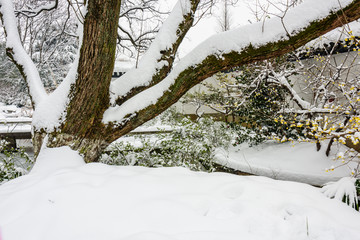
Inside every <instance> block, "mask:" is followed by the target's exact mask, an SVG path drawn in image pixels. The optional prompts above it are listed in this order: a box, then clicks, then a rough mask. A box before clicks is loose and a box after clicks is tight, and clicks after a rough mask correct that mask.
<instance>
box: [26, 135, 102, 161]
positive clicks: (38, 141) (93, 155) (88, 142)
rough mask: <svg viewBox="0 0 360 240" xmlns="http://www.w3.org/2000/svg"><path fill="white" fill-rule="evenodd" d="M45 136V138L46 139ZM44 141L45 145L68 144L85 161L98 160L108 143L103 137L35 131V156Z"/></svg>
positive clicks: (60, 145)
mask: <svg viewBox="0 0 360 240" xmlns="http://www.w3.org/2000/svg"><path fill="white" fill-rule="evenodd" d="M46 137H47V139H46ZM44 141H46V147H48V148H56V147H62V146H69V147H70V148H71V149H73V150H75V151H77V152H79V154H80V155H81V156H82V157H83V158H84V160H85V162H87V163H90V162H98V161H99V158H100V156H101V154H102V152H103V151H104V150H105V148H106V147H107V146H109V143H108V142H106V141H105V140H103V139H87V138H79V137H77V136H74V135H70V134H65V133H57V132H54V133H50V134H46V133H36V132H35V134H34V136H33V144H34V154H35V158H36V157H37V156H38V154H39V152H40V150H41V147H42V145H43V144H44Z"/></svg>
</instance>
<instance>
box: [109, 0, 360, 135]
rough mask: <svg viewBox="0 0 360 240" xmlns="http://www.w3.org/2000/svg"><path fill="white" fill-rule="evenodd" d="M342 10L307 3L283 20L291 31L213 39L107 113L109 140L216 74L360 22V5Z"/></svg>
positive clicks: (269, 26) (240, 32)
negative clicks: (109, 129) (154, 83)
mask: <svg viewBox="0 0 360 240" xmlns="http://www.w3.org/2000/svg"><path fill="white" fill-rule="evenodd" d="M342 6H343V7H344V8H343V9H342V8H341V7H340V6H339V5H338V1H335V0H332V1H329V0H318V1H307V2H305V3H303V4H301V5H299V6H297V7H296V8H294V9H292V10H291V11H289V12H288V15H287V16H286V17H285V18H284V23H285V24H286V25H287V31H285V30H284V29H283V26H282V21H280V20H279V19H271V20H269V21H267V22H266V26H265V31H262V24H253V25H250V26H245V27H242V28H240V29H237V30H234V31H230V32H225V33H222V34H218V35H217V36H215V37H212V38H210V39H209V40H208V41H206V42H204V43H203V44H202V45H200V46H199V47H197V49H195V50H194V51H193V52H192V53H190V55H188V56H187V57H185V58H184V59H182V61H180V63H179V64H178V65H177V66H176V67H175V68H174V69H173V71H172V72H171V73H170V74H169V75H168V76H167V77H166V78H165V79H164V80H163V81H162V82H161V83H159V84H157V85H156V86H154V87H152V88H149V89H147V90H145V91H143V92H142V93H140V94H138V95H136V96H135V97H133V98H131V99H129V100H128V101H126V102H125V103H123V104H121V105H120V106H114V107H111V108H109V109H108V110H107V111H106V112H105V114H104V120H103V122H104V123H108V124H109V125H110V126H114V130H115V133H114V134H112V136H109V141H113V140H115V139H116V138H117V137H119V136H122V135H124V134H125V133H127V132H129V131H131V130H132V129H134V128H136V127H137V126H139V125H141V124H142V123H144V122H146V121H148V120H150V119H151V118H153V117H155V116H157V115H158V114H160V113H161V112H162V111H164V110H165V109H167V108H168V107H169V106H171V105H172V104H173V103H175V102H176V101H177V100H178V99H179V98H180V97H181V96H183V95H184V94H185V93H186V92H187V91H188V90H189V89H190V88H191V87H193V86H194V85H196V84H198V83H200V82H201V81H203V80H204V79H206V78H208V77H210V76H212V75H213V74H215V73H216V72H219V71H224V70H228V69H231V68H233V67H235V66H241V65H244V64H248V63H253V62H256V61H261V60H265V59H269V58H273V57H277V56H280V55H283V54H285V53H287V52H290V51H292V50H294V49H296V48H298V47H300V46H302V45H304V44H306V43H307V42H309V41H310V40H312V39H315V38H317V37H319V36H321V35H323V34H325V33H326V32H328V31H330V30H332V29H334V28H336V27H340V26H342V25H344V24H345V23H348V22H350V21H354V20H356V19H358V18H360V0H354V1H352V2H351V1H347V0H345V1H342ZM318 9H322V11H319V10H318ZM288 33H290V34H291V35H290V38H289V37H288Z"/></svg>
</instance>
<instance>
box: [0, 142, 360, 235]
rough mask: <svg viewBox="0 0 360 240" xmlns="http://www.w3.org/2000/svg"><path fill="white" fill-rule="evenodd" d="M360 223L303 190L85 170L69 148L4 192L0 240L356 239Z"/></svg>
mask: <svg viewBox="0 0 360 240" xmlns="http://www.w3.org/2000/svg"><path fill="white" fill-rule="evenodd" d="M359 222H360V213H359V212H356V211H355V210H353V209H351V208H350V207H348V206H346V205H345V204H344V203H342V202H340V201H337V200H334V199H329V198H326V197H325V196H324V195H323V194H322V193H321V192H320V189H318V188H315V187H311V186H309V185H306V184H301V183H294V182H286V181H279V180H273V179H269V178H266V177H253V176H248V177H244V176H235V175H230V174H225V173H201V172H191V171H189V170H187V169H184V168H157V169H150V168H143V167H118V166H107V165H103V164H100V163H92V164H84V162H83V160H82V158H81V157H80V156H78V155H77V153H75V152H73V151H71V150H70V148H68V147H62V148H58V149H44V150H43V151H42V153H41V155H40V156H39V158H38V161H37V163H36V165H35V167H34V168H33V170H32V172H31V173H30V174H29V175H27V176H23V177H20V178H18V179H15V180H13V181H10V182H8V183H6V184H4V185H2V186H0V229H1V235H2V237H0V239H2V240H49V239H51V240H56V239H66V240H72V239H74V240H85V239H86V240H92V239H93V240H99V239H104V240H105V239H106V240H112V239H113V240H120V239H121V240H201V239H204V240H205V239H206V240H215V239H219V240H230V239H234V240H235V239H236V240H238V239H247V240H252V239H261V240H265V239H271V240H273V239H277V240H281V239H284V240H288V239H295V240H296V239H304V240H305V239H316V240H321V239H324V240H335V239H339V240H343V239H346V240H357V239H359V236H360V228H359Z"/></svg>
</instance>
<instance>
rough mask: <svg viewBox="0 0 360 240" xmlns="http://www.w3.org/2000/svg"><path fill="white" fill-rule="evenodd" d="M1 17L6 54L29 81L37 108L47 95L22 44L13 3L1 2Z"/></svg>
mask: <svg viewBox="0 0 360 240" xmlns="http://www.w3.org/2000/svg"><path fill="white" fill-rule="evenodd" d="M0 16H1V19H2V22H3V27H4V29H5V33H6V53H7V55H8V56H9V57H10V58H11V60H12V61H13V62H14V63H15V64H16V66H17V67H18V69H19V70H20V72H21V74H22V76H23V77H24V79H25V80H26V81H27V83H28V87H29V93H30V96H31V98H32V101H33V103H34V105H35V106H34V107H36V106H37V104H39V102H41V101H42V100H43V99H44V98H45V97H46V96H47V93H46V91H45V88H44V86H43V84H42V82H41V79H40V75H39V72H38V70H37V69H36V66H35V64H34V62H33V61H32V60H31V58H30V57H29V55H28V54H27V53H26V51H25V49H24V48H23V46H22V44H21V41H20V36H19V33H18V29H17V24H16V18H15V13H14V7H13V4H12V1H9V0H0Z"/></svg>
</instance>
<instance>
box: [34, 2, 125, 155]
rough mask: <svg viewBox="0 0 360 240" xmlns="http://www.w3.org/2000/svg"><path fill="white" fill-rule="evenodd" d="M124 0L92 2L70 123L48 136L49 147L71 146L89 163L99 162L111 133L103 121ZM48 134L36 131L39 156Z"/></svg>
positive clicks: (66, 121)
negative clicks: (121, 7)
mask: <svg viewBox="0 0 360 240" xmlns="http://www.w3.org/2000/svg"><path fill="white" fill-rule="evenodd" d="M120 4H121V0H90V1H88V7H87V13H86V16H85V20H84V33H83V41H82V45H81V49H80V60H79V65H78V70H77V73H78V74H77V79H76V82H75V84H74V85H73V86H72V87H71V91H70V95H69V99H70V103H69V106H68V108H67V113H66V120H65V122H64V123H63V124H62V126H61V128H60V129H58V130H57V131H55V132H52V133H48V134H47V136H48V140H47V146H48V147H60V146H71V148H72V149H74V150H77V151H78V152H79V153H81V154H82V155H83V156H84V159H85V161H86V162H93V161H97V159H98V158H99V156H100V154H101V152H102V151H103V150H104V149H105V148H106V147H107V146H108V145H109V141H108V140H107V136H108V135H109V134H110V133H111V129H110V128H106V127H105V125H104V124H103V123H102V122H101V120H102V116H103V113H104V111H105V110H106V109H107V108H108V107H109V104H110V102H109V101H110V100H109V86H110V81H111V76H112V72H113V68H114V62H115V50H116V37H117V26H118V20H119V14H120ZM45 135H46V134H44V133H41V132H35V133H34V137H33V140H34V141H33V142H34V145H35V153H36V154H37V153H38V152H39V151H40V146H41V145H42V142H43V139H44V137H45Z"/></svg>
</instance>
